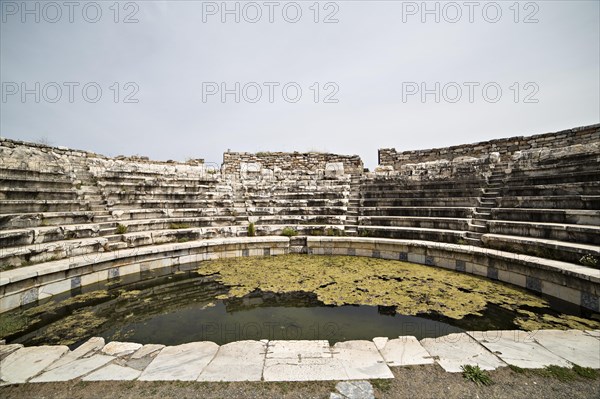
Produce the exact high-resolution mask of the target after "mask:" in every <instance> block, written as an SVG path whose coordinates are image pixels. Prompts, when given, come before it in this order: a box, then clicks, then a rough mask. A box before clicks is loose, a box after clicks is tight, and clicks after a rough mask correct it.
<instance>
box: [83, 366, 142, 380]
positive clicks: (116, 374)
mask: <svg viewBox="0 0 600 399" xmlns="http://www.w3.org/2000/svg"><path fill="white" fill-rule="evenodd" d="M141 373H142V372H141V371H140V370H136V369H132V368H131V367H124V366H119V365H118V364H109V365H107V366H105V367H102V368H101V369H99V370H96V371H94V372H93V373H91V374H89V375H87V376H85V377H83V378H82V380H83V381H131V380H135V379H136V378H138V377H139V376H140V374H141Z"/></svg>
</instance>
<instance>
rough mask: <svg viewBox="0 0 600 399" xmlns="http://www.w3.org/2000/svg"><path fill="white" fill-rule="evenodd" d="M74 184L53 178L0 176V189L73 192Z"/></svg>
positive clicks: (67, 180) (71, 181)
mask: <svg viewBox="0 0 600 399" xmlns="http://www.w3.org/2000/svg"><path fill="white" fill-rule="evenodd" d="M74 184H77V183H76V182H74V181H73V180H71V179H55V178H31V177H7V176H0V189H1V190H6V189H13V188H27V189H29V190H33V189H40V190H47V189H58V190H69V189H71V190H74V189H75V187H74Z"/></svg>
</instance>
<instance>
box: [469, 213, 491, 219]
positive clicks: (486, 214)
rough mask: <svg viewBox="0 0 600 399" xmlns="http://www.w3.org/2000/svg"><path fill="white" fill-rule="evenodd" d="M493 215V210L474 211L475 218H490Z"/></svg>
mask: <svg viewBox="0 0 600 399" xmlns="http://www.w3.org/2000/svg"><path fill="white" fill-rule="evenodd" d="M491 216H492V214H491V212H478V211H475V212H473V217H474V218H475V219H489V218H490V217H491Z"/></svg>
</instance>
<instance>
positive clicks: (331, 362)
mask: <svg viewBox="0 0 600 399" xmlns="http://www.w3.org/2000/svg"><path fill="white" fill-rule="evenodd" d="M263 379H264V380H265V381H331V380H347V379H348V376H347V375H346V372H345V370H344V367H343V366H342V364H341V362H340V361H339V360H338V359H334V358H316V357H312V358H304V359H301V360H300V359H299V358H296V359H294V358H290V359H283V358H275V359H269V358H267V359H266V360H265V368H264V370H263Z"/></svg>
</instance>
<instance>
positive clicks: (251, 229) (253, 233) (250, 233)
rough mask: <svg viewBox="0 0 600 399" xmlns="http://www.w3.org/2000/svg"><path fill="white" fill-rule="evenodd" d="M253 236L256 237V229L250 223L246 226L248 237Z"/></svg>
mask: <svg viewBox="0 0 600 399" xmlns="http://www.w3.org/2000/svg"><path fill="white" fill-rule="evenodd" d="M254 236H256V227H255V226H254V223H250V224H249V225H248V237H254Z"/></svg>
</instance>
